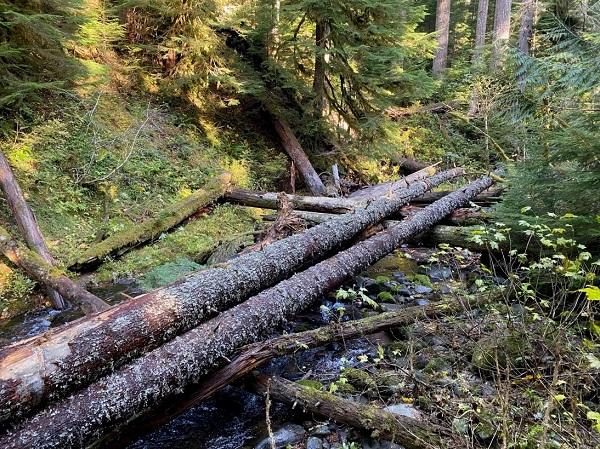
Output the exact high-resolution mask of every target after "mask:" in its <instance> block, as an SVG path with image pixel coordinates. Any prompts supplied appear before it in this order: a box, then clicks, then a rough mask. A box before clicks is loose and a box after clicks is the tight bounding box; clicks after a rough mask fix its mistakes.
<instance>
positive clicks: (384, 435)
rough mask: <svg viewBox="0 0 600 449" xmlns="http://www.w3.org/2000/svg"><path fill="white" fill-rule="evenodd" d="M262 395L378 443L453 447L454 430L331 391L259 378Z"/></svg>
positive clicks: (413, 448) (418, 447)
mask: <svg viewBox="0 0 600 449" xmlns="http://www.w3.org/2000/svg"><path fill="white" fill-rule="evenodd" d="M255 387H256V389H257V390H258V391H260V392H263V393H267V392H268V394H269V396H270V397H271V398H272V399H275V400H278V401H281V402H288V403H290V404H295V405H297V406H301V407H302V408H303V409H304V410H306V411H309V412H312V413H317V414H319V415H321V416H325V417H327V418H330V419H333V420H334V421H336V422H338V423H344V424H348V425H350V426H352V427H356V428H358V429H363V430H367V431H369V432H372V434H373V435H374V436H376V437H377V438H378V439H382V440H388V441H392V442H394V443H399V444H400V445H401V446H403V447H405V448H407V449H434V448H436V449H439V448H446V447H450V445H451V444H450V441H448V437H449V436H450V435H451V433H452V432H451V431H450V429H447V428H445V427H442V426H439V425H436V424H433V423H431V422H427V421H419V420H416V419H414V418H408V417H406V416H401V415H396V414H393V413H390V412H388V411H386V410H383V409H381V408H379V407H376V406H373V405H369V404H361V403H359V402H355V401H350V400H348V399H343V398H341V397H339V396H336V395H334V394H331V393H329V392H327V391H320V390H317V389H315V388H311V387H308V386H304V385H299V384H297V383H294V382H290V381H289V380H286V379H282V378H279V377H271V378H265V377H258V378H257V380H256V382H255Z"/></svg>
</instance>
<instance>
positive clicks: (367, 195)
mask: <svg viewBox="0 0 600 449" xmlns="http://www.w3.org/2000/svg"><path fill="white" fill-rule="evenodd" d="M436 165H437V164H435V165H430V166H428V167H425V168H423V169H421V170H419V171H416V172H414V173H411V174H410V175H407V176H404V177H403V178H401V179H399V180H398V181H390V182H384V183H381V184H376V185H374V186H369V187H364V188H362V189H359V190H357V191H355V192H352V193H351V194H350V195H349V196H348V198H351V199H354V200H363V201H364V200H369V199H373V198H379V197H381V196H386V195H390V194H393V193H394V192H395V191H397V190H401V189H406V188H407V187H408V186H409V185H410V184H411V183H413V182H415V181H417V180H420V179H425V178H427V177H429V176H431V175H433V174H434V173H435V172H436V171H437V169H436Z"/></svg>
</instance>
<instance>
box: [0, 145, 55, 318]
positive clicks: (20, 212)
mask: <svg viewBox="0 0 600 449" xmlns="http://www.w3.org/2000/svg"><path fill="white" fill-rule="evenodd" d="M0 186H1V187H2V191H3V192H4V196H5V197H6V201H7V202H8V205H9V206H10V209H11V210H12V214H13V217H14V219H15V221H16V222H17V225H18V227H19V230H20V231H21V235H22V236H23V239H24V240H25V242H26V243H27V246H29V248H31V249H32V250H33V251H35V252H36V253H38V254H39V255H40V257H41V258H42V259H44V260H45V261H46V262H47V263H49V264H50V265H55V264H56V262H55V260H54V258H53V257H52V254H50V250H48V247H47V246H46V242H45V240H44V237H43V236H42V232H41V231H40V228H39V226H38V224H37V221H36V219H35V216H34V215H33V212H32V211H31V209H30V208H29V205H28V204H27V201H25V196H24V195H23V192H22V191H21V187H19V183H18V182H17V179H16V178H15V175H14V174H13V171H12V169H11V168H10V164H9V163H8V160H6V157H5V156H4V153H3V152H2V151H0ZM47 293H48V297H49V298H50V301H51V302H52V305H53V306H54V307H56V308H57V309H64V308H65V307H66V304H65V301H64V300H63V298H62V297H61V296H60V294H59V293H58V292H56V291H55V290H52V289H48V290H47Z"/></svg>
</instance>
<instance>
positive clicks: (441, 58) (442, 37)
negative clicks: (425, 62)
mask: <svg viewBox="0 0 600 449" xmlns="http://www.w3.org/2000/svg"><path fill="white" fill-rule="evenodd" d="M449 30H450V0H437V8H436V15H435V31H436V32H437V42H438V50H437V53H436V54H435V58H434V59H433V67H432V72H433V74H434V75H440V74H441V73H442V71H443V70H444V69H445V68H446V65H447V63H448V35H449Z"/></svg>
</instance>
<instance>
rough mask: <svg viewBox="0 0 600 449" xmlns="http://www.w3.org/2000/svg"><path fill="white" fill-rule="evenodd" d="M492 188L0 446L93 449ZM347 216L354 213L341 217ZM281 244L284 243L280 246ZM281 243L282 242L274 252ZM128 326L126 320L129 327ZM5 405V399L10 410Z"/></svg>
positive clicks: (452, 198) (305, 276)
mask: <svg viewBox="0 0 600 449" xmlns="http://www.w3.org/2000/svg"><path fill="white" fill-rule="evenodd" d="M492 183H493V180H492V178H491V177H488V176H485V177H483V178H481V179H479V180H477V181H474V182H472V183H471V184H469V185H468V186H466V187H464V188H462V189H460V190H457V191H456V192H453V193H451V194H450V195H448V196H446V197H444V198H442V199H441V200H439V201H437V202H435V203H434V204H431V205H430V206H428V207H426V208H425V209H423V210H422V211H421V212H419V213H417V214H415V215H413V216H412V217H410V218H408V219H406V220H404V221H403V222H402V223H401V224H400V225H398V226H394V227H391V228H389V229H387V230H386V231H384V232H381V233H379V234H377V235H375V236H373V237H371V238H369V239H367V240H364V241H361V242H359V243H358V244H356V245H354V246H352V247H351V248H349V249H347V250H344V251H341V252H339V253H338V254H336V255H335V256H333V257H331V258H330V259H327V260H324V261H323V262H320V263H318V264H316V265H314V266H312V267H310V268H308V269H307V270H305V271H303V272H300V273H298V274H295V275H294V276H292V277H291V278H289V279H287V280H285V281H282V282H280V283H279V284H278V285H276V286H275V287H273V288H270V289H268V290H264V291H263V292H261V293H259V294H258V295H256V296H254V297H252V298H250V299H249V300H247V301H245V302H243V303H242V304H239V305H237V306H235V307H233V308H231V309H229V310H226V311H224V312H223V313H221V314H220V315H219V316H217V317H216V318H213V319H212V320H210V321H208V322H206V323H203V324H201V325H199V326H198V327H196V328H194V329H192V330H190V331H188V332H187V333H186V334H184V335H182V336H180V337H179V338H177V339H174V340H172V341H170V342H168V343H165V344H164V345H162V346H161V347H159V348H157V349H155V350H153V351H152V352H150V353H149V354H147V355H145V356H143V357H141V358H139V359H137V360H135V361H132V362H131V363H130V364H129V365H126V366H124V367H122V368H121V369H119V370H118V371H115V372H114V373H113V374H110V375H108V376H106V377H104V378H102V379H101V380H99V381H98V382H96V383H95V384H92V385H90V386H89V387H87V388H85V389H83V390H81V391H79V392H77V393H75V394H73V395H72V396H70V397H69V398H68V399H65V400H63V401H61V402H59V403H56V404H53V405H50V406H49V407H48V408H46V409H45V410H43V411H41V412H40V413H39V414H37V415H36V416H34V417H32V418H30V419H27V420H25V421H23V422H21V423H20V424H18V425H17V426H16V427H15V428H13V429H12V430H10V431H9V432H8V433H6V434H5V435H4V436H2V437H0V447H4V448H6V449H17V448H20V449H25V448H31V447H35V448H38V449H50V448H61V449H68V448H80V447H86V446H89V445H90V444H92V443H93V442H94V441H97V440H98V439H100V438H101V437H102V436H103V435H105V434H106V433H107V432H109V431H110V430H111V429H114V428H115V427H116V426H117V425H119V424H122V423H123V422H125V421H126V420H127V419H129V418H131V417H132V416H135V415H137V414H139V413H143V412H144V411H145V410H147V409H152V408H155V407H158V406H160V405H161V404H163V403H165V402H166V401H168V400H169V399H170V398H171V397H172V396H173V395H175V394H177V393H179V392H182V391H183V390H184V389H185V388H186V387H189V386H190V385H193V384H195V383H197V382H198V381H199V380H200V379H201V377H202V376H203V375H204V374H206V373H207V371H208V370H210V369H211V368H213V367H214V366H216V365H220V364H221V363H220V361H221V360H223V359H225V360H227V357H230V356H231V355H232V353H233V352H234V351H235V350H236V349H238V348H240V347H241V346H243V345H245V344H248V343H251V342H253V341H255V340H257V339H259V338H260V337H261V336H262V335H264V334H265V333H266V332H269V331H271V330H272V329H273V328H274V327H277V326H279V325H281V324H282V323H283V322H284V321H286V320H287V319H289V318H291V317H293V316H294V315H295V314H296V313H298V312H299V311H301V310H303V309H305V308H306V307H308V306H310V305H311V304H313V303H314V302H316V301H318V300H319V299H320V298H321V297H322V295H323V294H324V293H326V292H328V291H331V290H333V289H335V288H337V287H339V286H340V285H341V284H342V283H343V282H344V281H345V280H346V279H347V278H348V277H350V276H353V275H356V274H359V273H360V272H362V271H363V270H364V269H365V268H366V267H368V266H369V265H371V264H373V263H374V262H376V261H377V260H379V259H381V258H382V257H384V256H385V255H387V254H389V253H390V252H392V251H393V250H394V249H395V248H397V247H398V245H400V244H401V243H402V242H403V241H405V240H406V239H408V238H410V237H411V236H413V235H416V234H419V233H421V232H423V231H425V230H426V229H428V228H429V227H431V226H432V225H433V224H434V223H435V222H437V221H439V220H440V219H442V218H443V217H444V216H446V215H448V214H449V213H450V212H451V211H452V210H454V209H456V208H458V207H461V206H463V205H465V204H467V203H468V202H469V200H470V199H471V198H472V197H473V196H475V195H477V194H478V193H479V192H481V191H482V190H484V189H486V188H488V187H489V186H490V185H491V184H492ZM345 217H347V215H344V216H342V217H340V218H339V219H338V220H340V219H341V218H345ZM321 226H323V225H321ZM317 228H319V227H316V228H312V229H313V230H314V229H317ZM307 232H310V230H309V231H307ZM290 239H291V238H288V239H286V240H290ZM281 242H285V240H283V241H280V242H278V243H281ZM275 245H277V243H275V244H273V245H271V247H272V246H275ZM268 248H269V247H267V249H268ZM238 260H239V259H238ZM188 294H190V292H189V291H188ZM107 312H110V311H107ZM107 312H104V313H107ZM150 316H152V315H150ZM125 324H126V323H121V325H122V328H123V327H124V325H125ZM5 404H6V403H5V402H2V405H3V408H4V409H6V407H5Z"/></svg>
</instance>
